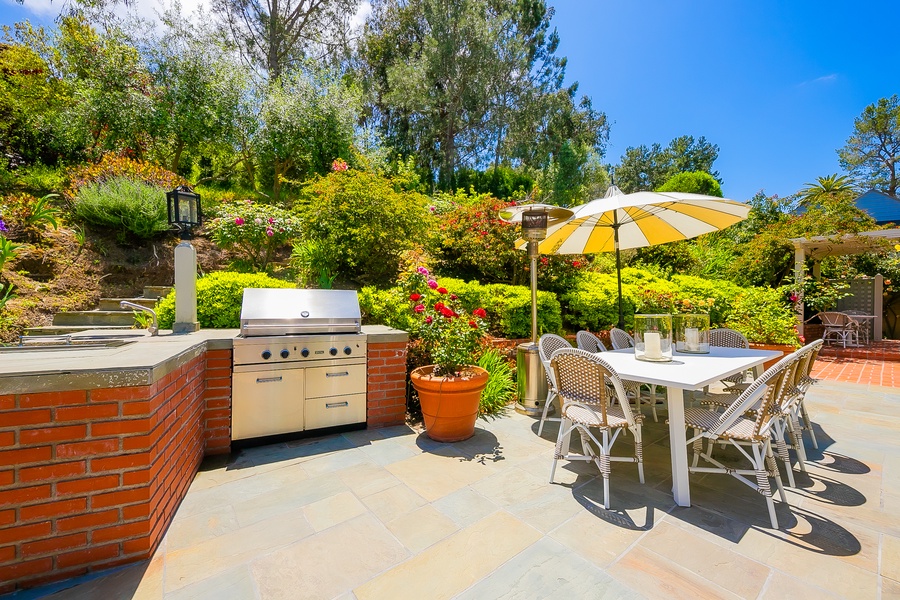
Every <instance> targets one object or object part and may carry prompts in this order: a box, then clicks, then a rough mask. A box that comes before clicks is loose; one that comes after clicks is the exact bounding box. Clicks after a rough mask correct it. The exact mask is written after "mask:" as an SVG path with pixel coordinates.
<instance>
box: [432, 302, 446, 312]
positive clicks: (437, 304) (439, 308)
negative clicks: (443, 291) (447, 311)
mask: <svg viewBox="0 0 900 600" xmlns="http://www.w3.org/2000/svg"><path fill="white" fill-rule="evenodd" d="M434 310H436V311H438V312H441V311H442V310H444V303H443V302H435V303H434Z"/></svg>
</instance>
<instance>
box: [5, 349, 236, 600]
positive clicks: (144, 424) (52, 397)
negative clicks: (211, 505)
mask: <svg viewBox="0 0 900 600" xmlns="http://www.w3.org/2000/svg"><path fill="white" fill-rule="evenodd" d="M230 353H231V351H230V350H217V351H209V352H202V353H200V354H199V355H198V356H195V357H193V358H191V359H190V360H187V361H186V362H185V363H184V364H182V365H181V366H180V367H178V368H177V369H175V370H173V371H172V372H170V373H168V374H167V375H165V376H164V377H162V378H161V379H159V380H158V381H156V382H154V383H153V384H152V385H144V386H133V387H121V388H108V389H94V390H79V391H66V392H45V393H34V394H17V395H10V396H0V593H6V592H10V591H13V590H14V589H17V588H20V587H30V586H33V585H39V584H41V583H46V582H48V581H53V580H57V579H63V578H68V577H72V576H75V575H80V574H83V573H85V572H88V571H93V570H98V569H104V568H109V567H112V566H115V565H119V564H123V563H128V562H133V561H137V560H142V559H145V558H148V557H149V556H150V555H151V553H152V552H153V550H155V548H156V546H157V545H158V544H159V542H160V541H161V539H162V536H163V533H164V532H165V530H166V527H168V525H169V522H170V521H171V519H172V516H173V515H174V513H175V510H176V509H177V507H178V505H179V503H180V502H181V500H182V499H183V498H184V495H185V494H186V493H187V488H188V487H189V485H190V483H191V481H193V478H194V475H195V474H196V472H197V467H198V465H199V463H200V460H201V459H202V458H203V455H204V451H205V450H208V451H209V452H210V453H218V452H228V450H229V443H230V429H229V427H230V396H231V389H230V385H231V380H230V368H229V367H230V361H231V359H230ZM226 363H227V365H228V366H225V364H226ZM226 372H227V375H226Z"/></svg>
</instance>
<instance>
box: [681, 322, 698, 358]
mask: <svg viewBox="0 0 900 600" xmlns="http://www.w3.org/2000/svg"><path fill="white" fill-rule="evenodd" d="M684 345H685V347H686V348H687V350H688V351H689V352H696V351H697V350H699V349H700V330H699V329H697V328H696V327H687V328H686V329H685V330H684Z"/></svg>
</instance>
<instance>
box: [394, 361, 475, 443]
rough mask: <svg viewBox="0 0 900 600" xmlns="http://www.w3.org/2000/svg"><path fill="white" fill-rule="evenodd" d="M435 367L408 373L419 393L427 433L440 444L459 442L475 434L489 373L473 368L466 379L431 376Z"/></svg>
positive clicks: (420, 368) (471, 367)
mask: <svg viewBox="0 0 900 600" xmlns="http://www.w3.org/2000/svg"><path fill="white" fill-rule="evenodd" d="M433 370H434V365H426V366H424V367H419V368H418V369H413V371H412V372H411V373H410V374H409V378H410V380H411V381H412V385H413V387H414V388H415V389H416V391H417V392H419V403H420V404H421V405H422V418H423V420H424V421H425V433H426V434H427V435H428V437H430V438H431V439H433V440H435V441H437V442H458V441H461V440H466V439H469V438H470V437H472V436H473V435H475V421H476V420H477V419H478V404H479V403H480V402H481V392H482V390H484V388H485V387H486V386H487V382H488V377H489V374H488V372H487V371H485V370H484V369H482V368H481V367H474V366H470V367H468V368H467V371H466V373H467V375H466V376H464V377H437V376H434V375H432V374H431V373H432V371H433Z"/></svg>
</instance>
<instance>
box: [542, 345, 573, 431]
mask: <svg viewBox="0 0 900 600" xmlns="http://www.w3.org/2000/svg"><path fill="white" fill-rule="evenodd" d="M571 347H572V345H571V344H570V343H569V342H568V340H566V339H565V338H564V337H560V336H558V335H556V334H555V333H545V334H544V335H542V336H541V338H540V339H539V340H538V354H539V355H540V357H541V365H542V366H543V367H544V374H545V375H546V377H547V399H546V400H545V401H544V412H542V413H541V422H540V424H538V437H540V435H541V432H542V431H543V430H544V422H545V421H559V417H548V416H547V411H549V410H550V406H551V405H552V404H553V400H555V399H556V378H555V377H554V376H553V370H552V369H551V368H550V356H551V355H552V354H553V353H554V352H556V351H557V350H559V349H560V348H571Z"/></svg>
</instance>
